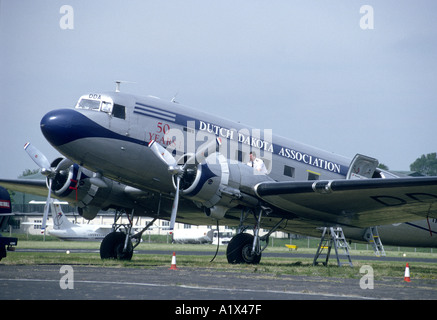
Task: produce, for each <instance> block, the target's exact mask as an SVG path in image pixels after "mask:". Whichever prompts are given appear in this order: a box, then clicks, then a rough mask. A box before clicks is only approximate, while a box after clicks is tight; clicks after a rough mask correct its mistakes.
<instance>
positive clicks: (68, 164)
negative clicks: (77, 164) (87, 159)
mask: <svg viewBox="0 0 437 320" xmlns="http://www.w3.org/2000/svg"><path fill="white" fill-rule="evenodd" d="M73 164H74V162H73V161H71V160H70V159H67V158H65V159H62V161H61V162H59V164H58V165H57V167H56V169H55V171H56V172H59V171H62V170H66V169H68V168H70V167H71V166H72V165H73Z"/></svg>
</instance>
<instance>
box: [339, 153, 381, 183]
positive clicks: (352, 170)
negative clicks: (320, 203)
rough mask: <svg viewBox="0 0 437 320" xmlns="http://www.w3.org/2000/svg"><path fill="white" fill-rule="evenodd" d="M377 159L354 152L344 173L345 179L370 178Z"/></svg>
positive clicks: (377, 162) (376, 164)
mask: <svg viewBox="0 0 437 320" xmlns="http://www.w3.org/2000/svg"><path fill="white" fill-rule="evenodd" d="M378 164H379V161H378V160H377V159H375V158H371V157H368V156H364V155H362V154H356V155H355V157H354V158H353V160H352V162H351V164H350V165H349V170H348V172H347V175H346V179H351V180H353V179H371V178H372V176H373V173H374V172H375V170H376V167H377V166H378Z"/></svg>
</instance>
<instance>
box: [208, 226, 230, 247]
mask: <svg viewBox="0 0 437 320" xmlns="http://www.w3.org/2000/svg"><path fill="white" fill-rule="evenodd" d="M233 235H234V231H233V230H232V229H225V230H222V231H217V230H214V234H213V239H212V244H220V245H227V244H228V243H229V242H230V241H231V240H232V237H233Z"/></svg>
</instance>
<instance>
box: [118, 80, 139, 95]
mask: <svg viewBox="0 0 437 320" xmlns="http://www.w3.org/2000/svg"><path fill="white" fill-rule="evenodd" d="M122 83H136V82H132V81H123V80H115V92H120V85H121V84H122Z"/></svg>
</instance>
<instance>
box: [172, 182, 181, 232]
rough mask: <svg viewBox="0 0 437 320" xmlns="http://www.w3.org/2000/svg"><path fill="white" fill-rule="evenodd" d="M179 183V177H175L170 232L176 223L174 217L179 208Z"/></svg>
mask: <svg viewBox="0 0 437 320" xmlns="http://www.w3.org/2000/svg"><path fill="white" fill-rule="evenodd" d="M180 182H181V177H180V176H179V175H178V176H176V194H175V197H174V200H173V207H172V208H171V217H170V230H173V229H174V225H175V223H176V215H177V213H178V206H179V185H180Z"/></svg>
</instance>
